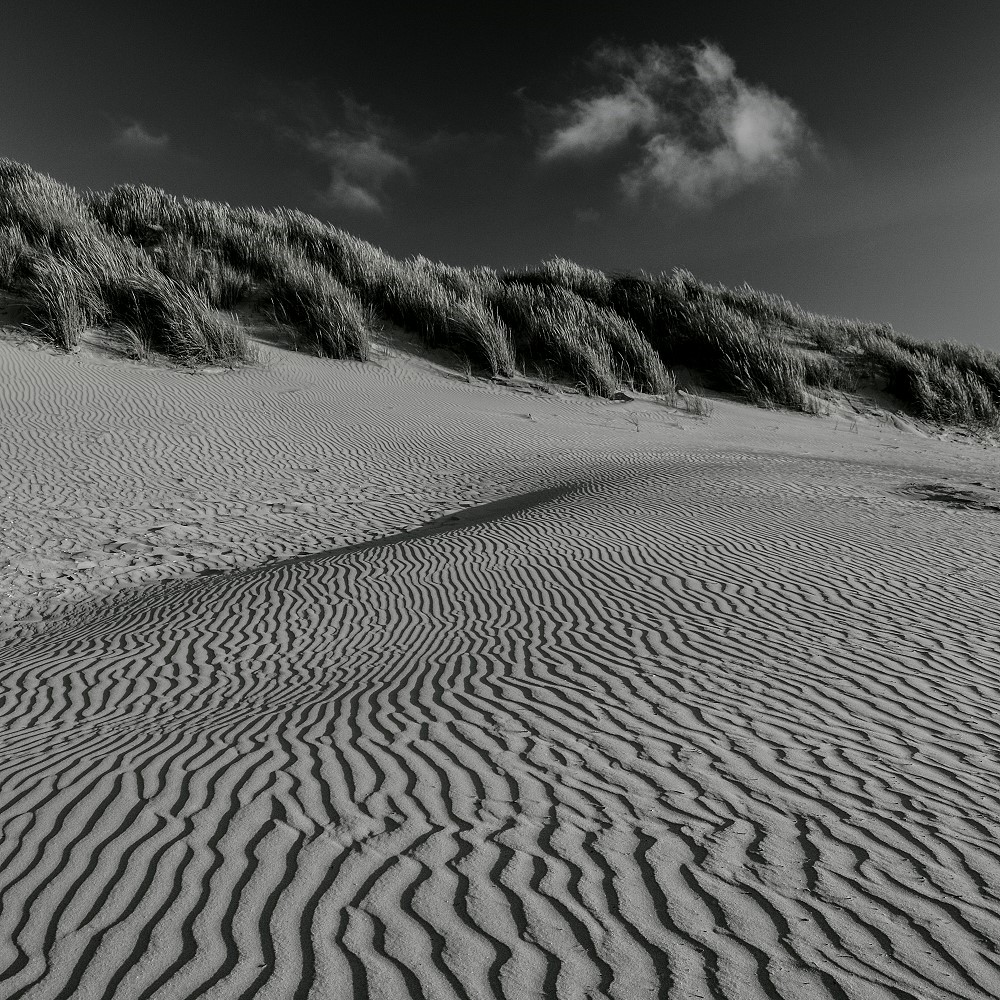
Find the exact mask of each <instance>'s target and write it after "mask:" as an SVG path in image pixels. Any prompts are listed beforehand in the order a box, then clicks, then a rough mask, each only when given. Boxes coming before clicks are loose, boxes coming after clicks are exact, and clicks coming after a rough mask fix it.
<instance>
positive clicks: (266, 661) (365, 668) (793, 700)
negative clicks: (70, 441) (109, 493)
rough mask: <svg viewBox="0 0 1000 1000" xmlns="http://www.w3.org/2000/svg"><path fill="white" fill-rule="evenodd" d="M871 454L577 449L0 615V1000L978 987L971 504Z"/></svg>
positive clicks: (989, 748) (989, 702)
mask: <svg viewBox="0 0 1000 1000" xmlns="http://www.w3.org/2000/svg"><path fill="white" fill-rule="evenodd" d="M887 480H888V477H884V476H881V475H880V474H877V473H875V472H872V471H870V470H866V469H864V468H863V467H860V466H858V467H856V468H853V469H849V468H847V469H845V468H844V467H840V466H836V467H835V466H833V465H832V464H829V463H824V462H819V461H816V462H809V461H801V460H791V459H781V458H747V457H725V456H717V455H716V456H711V455H700V454H680V453H678V454H674V455H670V456H663V457H660V458H657V459H655V460H654V459H653V458H647V459H631V460H628V461H626V460H625V459H616V460H614V461H611V460H608V461H605V462H603V463H597V462H595V463H593V465H592V467H591V469H590V470H589V473H588V474H587V475H581V474H579V472H578V473H577V474H575V475H574V476H572V477H570V476H567V477H566V478H565V481H564V483H563V487H564V489H562V490H555V491H550V492H548V493H544V494H542V495H536V496H526V497H524V498H522V500H521V501H514V502H511V503H509V504H507V505H505V506H503V507H500V508H492V509H489V510H487V511H485V512H482V514H481V516H479V517H476V516H475V515H474V514H472V515H470V514H466V515H465V516H464V519H463V520H462V521H459V522H454V523H452V524H448V523H447V522H439V523H438V524H436V525H435V526H434V528H433V530H429V531H427V532H425V533H424V534H422V535H419V534H418V535H415V536H413V537H398V536H397V537H395V538H392V539H390V540H388V541H383V542H375V543H374V544H369V545H361V546H356V547H354V548H353V549H351V550H348V551H342V552H335V553H326V554H320V555H317V556H314V557H308V558H303V559H295V560H289V561H287V562H285V563H282V564H279V565H275V566H271V567H267V568H265V569H260V570H254V571H246V572H239V573H235V574H232V575H228V576H218V577H210V578H204V579H200V580H194V581H188V582H183V583H174V584H170V585H166V586H163V587H161V588H159V589H155V590H152V591H147V592H144V593H141V594H137V595H134V596H132V597H123V598H121V599H119V600H117V601H115V602H114V603H113V604H111V605H109V606H106V607H97V608H90V609H89V610H88V609H86V608H84V609H83V610H81V611H79V612H78V613H76V614H74V615H71V616H68V617H67V618H66V620H65V621H64V622H62V623H61V624H59V625H57V626H55V627H52V628H49V629H47V630H46V631H44V632H42V633H40V634H38V635H35V636H30V635H29V636H22V637H20V638H15V639H14V640H13V641H8V645H7V646H6V647H5V648H2V649H0V662H2V664H3V666H2V673H0V682H2V689H0V690H2V694H3V702H2V706H0V711H2V719H3V733H2V747H0V762H2V763H0V780H2V802H3V807H2V812H0V822H2V836H0V996H2V997H4V998H10V1000H13V998H20V997H31V998H39V1000H40V998H53V1000H54V998H63V1000H69V998H70V997H73V998H76V997H94V998H108V1000H110V998H112V997H119V998H125V997H128V998H142V1000H149V998H153V997H161V998H167V997H169V998H181V997H202V996H212V997H227V998H228V997H232V998H247V1000H249V998H250V997H255V996H259V997H272V996H273V997H288V998H299V1000H304V998H307V997H315V998H319V997H341V996H353V997H357V998H362V997H368V996H383V997H424V998H428V1000H429V998H439V997H440V998H445V997H458V998H480V997H493V996H497V997H508V998H522V997H543V996H544V997H567V998H570V997H586V996H594V997H597V996H609V997H639V996H660V997H668V996H669V997H677V998H687V997H715V998H736V997H740V998H744V997H767V998H775V997H788V998H796V997H831V998H837V1000H843V998H854V997H858V998H861V997H866V998H889V997H920V998H924V997H978V998H985V997H995V996H997V995H998V993H1000V964H998V963H1000V955H998V948H997V945H996V942H997V941H1000V905H998V904H1000V898H998V893H1000V846H998V822H997V820H996V817H997V815H998V814H1000V793H998V788H1000V784H998V780H997V779H998V772H1000V716H998V712H1000V655H998V652H997V643H996V639H997V636H998V635H1000V601H998V599H997V588H996V582H997V579H998V578H1000V574H997V573H996V562H995V559H993V560H992V561H990V558H989V557H986V556H984V554H983V552H982V550H981V548H980V550H979V551H978V552H977V551H976V549H977V546H976V545H975V544H973V543H974V541H975V539H976V538H977V537H983V536H982V535H981V534H977V532H985V531H986V530H988V529H989V526H990V525H991V524H994V523H995V515H992V514H990V513H988V512H985V511H957V510H953V509H949V508H944V507H941V506H940V505H938V506H935V505H931V504H927V503H922V502H920V501H919V500H915V499H912V498H908V497H905V496H901V495H899V494H898V492H897V493H893V491H892V490H891V489H890V488H889V484H888V481H887ZM556 485H558V484H556ZM990 518H993V519H994V520H993V521H991V520H990ZM970 561H971V562H972V563H973V564H976V565H978V566H979V567H980V572H979V574H978V575H977V576H975V577H974V578H973V579H971V580H970V579H969V578H968V577H967V576H966V575H964V574H965V571H966V570H967V569H968V567H969V565H970ZM984 565H985V567H986V569H987V570H988V571H990V572H992V574H993V575H992V579H991V580H990V579H987V575H988V574H987V575H984V573H983V572H982V569H983V566H984Z"/></svg>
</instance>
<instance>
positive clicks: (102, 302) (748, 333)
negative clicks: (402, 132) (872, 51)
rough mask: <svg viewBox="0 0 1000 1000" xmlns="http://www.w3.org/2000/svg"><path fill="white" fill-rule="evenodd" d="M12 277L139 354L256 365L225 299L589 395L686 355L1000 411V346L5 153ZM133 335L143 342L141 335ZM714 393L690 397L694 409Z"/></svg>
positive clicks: (69, 340)
mask: <svg viewBox="0 0 1000 1000" xmlns="http://www.w3.org/2000/svg"><path fill="white" fill-rule="evenodd" d="M0 287H3V288H7V289H9V290H13V291H15V292H18V293H20V294H21V295H22V296H24V298H25V299H26V300H27V303H28V306H29V308H30V309H31V310H32V313H33V315H34V316H35V317H36V319H37V321H38V323H39V325H40V326H41V328H42V329H43V331H44V332H45V335H46V336H47V337H48V338H49V339H50V340H52V341H53V342H54V343H57V344H60V345H61V346H63V347H65V348H67V349H71V348H72V347H73V346H75V345H76V344H77V343H78V342H79V338H80V335H81V333H82V331H83V329H84V328H85V327H86V326H87V325H103V326H104V327H106V328H111V327H113V328H114V329H115V330H117V331H118V333H117V334H115V335H116V336H118V337H119V338H121V337H122V336H124V334H123V333H122V331H124V330H128V331H131V332H130V333H129V334H128V337H131V338H133V339H131V340H128V344H130V345H131V346H130V347H128V350H129V351H130V352H131V353H133V354H136V355H137V356H139V355H141V353H142V352H143V351H146V352H149V351H156V352H160V353H163V354H166V355H168V356H170V357H172V358H174V359H176V360H178V361H183V362H186V363H193V364H200V363H208V362H211V363H223V364H240V363H245V362H248V361H252V360H253V359H254V349H253V347H252V345H250V344H249V343H248V342H247V341H246V339H245V337H244V336H243V335H242V333H241V332H240V330H239V328H238V327H237V326H236V325H235V324H233V323H231V322H229V321H228V320H227V319H226V318H225V316H223V315H221V314H220V312H219V310H220V309H222V310H224V309H230V308H233V307H234V306H235V305H237V304H238V303H240V302H243V301H245V300H249V301H252V302H254V303H256V304H257V305H262V306H265V307H266V308H267V309H268V310H269V311H270V312H271V313H272V314H273V315H274V317H275V318H277V319H278V320H280V321H281V322H283V323H286V324H288V325H290V326H291V327H293V328H294V329H295V330H296V331H297V334H298V336H299V338H300V341H299V342H300V343H302V344H303V345H304V346H306V347H308V348H309V349H310V350H312V351H315V352H316V353H317V354H322V355H327V356H330V357H335V358H357V359H367V358H369V357H370V356H371V351H372V346H371V329H372V327H373V324H377V322H378V321H379V320H388V321H390V322H392V323H394V324H398V325H399V326H401V327H403V328H404V329H405V330H407V331H409V332H411V333H414V334H416V335H417V336H419V337H420V338H422V340H423V341H424V342H425V343H426V344H428V345H429V346H432V347H439V348H447V349H450V350H452V351H454V352H456V353H457V354H459V355H460V356H464V357H467V358H468V361H469V365H470V369H471V368H472V367H475V368H476V369H485V370H487V371H489V372H490V373H491V374H492V375H495V376H501V375H502V376H509V375H511V374H513V373H514V372H515V371H516V370H519V369H520V370H523V369H524V368H525V367H527V366H534V368H535V369H536V370H544V371H545V372H546V373H548V374H549V375H550V376H551V377H554V378H562V379H564V380H568V381H569V382H570V383H572V384H576V385H578V386H579V387H580V388H581V389H583V390H584V391H586V392H588V393H591V394H594V395H600V396H614V395H615V394H616V393H618V392H620V391H621V390H622V388H623V387H629V388H630V389H633V390H635V391H640V392H647V393H651V394H654V395H658V396H660V397H663V398H673V397H674V396H675V393H676V382H675V380H674V377H673V374H672V372H671V369H672V368H674V367H679V366H683V367H684V368H686V369H688V370H690V371H693V372H697V373H699V377H701V378H703V379H704V380H705V382H706V384H708V385H709V386H710V387H712V388H714V389H717V390H721V391H725V392H730V393H733V394H735V395H737V396H739V397H740V398H743V399H746V400H748V401H750V402H753V403H755V404H757V405H761V406H786V407H792V408H796V409H802V408H805V409H806V410H807V411H810V408H811V407H812V406H813V403H812V402H810V400H811V399H813V398H814V397H812V396H810V395H809V393H808V392H807V387H811V388H815V389H822V390H826V391H834V390H840V391H852V390H853V389H854V388H855V387H856V386H857V385H858V384H859V383H860V382H862V381H863V380H866V379H875V380H876V381H879V382H881V383H882V384H883V385H884V387H885V388H887V389H888V390H889V391H890V392H892V393H894V394H895V395H896V396H897V397H898V398H899V400H900V402H901V403H902V404H903V405H904V406H905V407H907V408H908V409H909V410H911V411H912V412H913V413H915V414H916V415H918V416H921V417H924V418H926V419H930V420H936V421H940V422H946V423H968V424H975V425H978V426H996V425H997V424H998V422H1000V359H998V358H997V356H996V355H994V354H992V353H990V352H988V351H984V350H982V349H981V348H974V347H966V346H963V345H960V344H955V343H944V344H918V343H916V342H914V341H911V340H909V339H908V338H906V337H903V336H901V335H900V334H897V333H895V332H894V331H892V329H891V328H890V327H887V326H878V325H874V324H870V323H862V322H859V321H856V320H846V319H840V318H835V317H826V316H820V315H817V314H815V313H810V312H807V311H806V310H803V309H802V308H800V307H799V306H797V305H795V304H793V303H791V302H789V301H788V300H787V299H784V298H782V297H781V296H778V295H772V294H768V293H765V292H760V291H757V290H755V289H752V288H750V287H748V286H743V287H741V288H736V289H732V288H727V287H725V286H721V285H709V284H706V283H704V282H700V281H699V280H698V279H697V278H695V277H694V275H692V274H691V273H690V272H688V271H684V270H674V271H672V272H670V273H664V274H660V275H647V274H638V275H634V274H632V275H629V274H618V275H612V274H605V273H604V272H602V271H598V270H594V269H592V268H586V267H582V266H581V265H579V264H576V263H574V262H573V261H569V260H566V259H564V258H559V257H556V258H553V259H551V260H548V261H545V262H543V263H542V264H540V265H538V266H537V267H534V268H529V269H526V270H522V271H509V272H500V273H498V272H496V271H494V270H491V269H489V268H485V267H477V268H471V269H467V268H460V267H453V266H448V265H445V264H440V263H435V262H433V261H430V260H428V259H427V258H424V257H416V258H413V259H410V260H398V259H396V258H394V257H392V256H390V255H389V254H387V253H385V252H384V251H382V250H380V249H379V248H378V247H375V246H373V245H372V244H370V243H366V242H365V241H364V240H360V239H358V238H357V237H355V236H352V235H351V234H349V233H346V232H343V231H342V230H339V229H337V228H336V227H334V226H330V225H328V224H326V223H324V222H322V221H320V220H319V219H316V218H314V217H312V216H310V215H307V214H305V213H304V212H301V211H298V210H293V209H278V210H276V211H272V212H267V211H263V210H261V209H254V208H240V207H233V206H230V205H226V204H223V203H217V202H208V201H198V200H194V199H189V198H178V197H175V196H173V195H171V194H168V193H167V192H165V191H161V190H159V189H157V188H153V187H149V186H147V185H134V184H127V185H120V186H118V187H115V188H113V189H112V190H110V191H107V192H86V193H79V192H77V191H75V190H73V189H72V188H70V187H68V186H66V185H63V184H59V183H58V182H56V181H54V180H53V179H52V178H49V177H46V176H44V175H42V174H39V173H37V172H35V171H33V170H31V168H30V167H27V166H25V165H23V164H19V163H15V162H13V161H10V160H0ZM126 339H128V338H126ZM699 398H702V397H692V396H685V399H686V400H688V405H689V407H690V406H694V407H701V408H707V407H708V404H707V403H705V404H701V403H691V402H690V400H692V399H699Z"/></svg>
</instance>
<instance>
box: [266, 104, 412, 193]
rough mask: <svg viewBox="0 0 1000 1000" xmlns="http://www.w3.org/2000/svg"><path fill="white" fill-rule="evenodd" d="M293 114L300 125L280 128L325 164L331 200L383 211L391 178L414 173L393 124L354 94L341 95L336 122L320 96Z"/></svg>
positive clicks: (327, 191) (288, 137)
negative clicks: (359, 101) (320, 102)
mask: <svg viewBox="0 0 1000 1000" xmlns="http://www.w3.org/2000/svg"><path fill="white" fill-rule="evenodd" d="M294 117H295V119H296V121H295V124H293V125H287V124H283V125H279V126H276V128H277V131H278V132H279V133H280V134H281V135H283V136H284V137H285V138H287V139H290V140H292V141H293V142H295V143H296V144H297V145H298V146H299V147H300V148H302V149H303V150H305V151H306V152H308V153H309V154H311V155H312V156H313V157H314V158H316V159H317V160H319V161H320V162H321V163H323V164H324V165H325V167H326V168H327V170H328V172H329V181H328V183H327V185H326V187H325V188H324V190H323V192H322V196H323V198H324V200H326V201H327V202H328V203H329V204H331V205H336V206H339V207H342V208H348V209H354V210H358V211H364V212H381V211H382V210H383V209H384V207H385V188H386V185H387V183H388V181H389V180H390V179H391V178H393V177H395V176H401V175H406V174H409V173H410V172H411V166H410V161H409V159H408V158H407V156H406V155H405V153H404V152H403V151H402V149H401V148H400V146H401V143H400V141H399V136H398V135H397V134H396V132H395V129H394V128H393V127H392V125H391V124H390V123H389V122H388V121H387V120H385V119H384V118H381V117H380V116H379V115H377V114H375V112H374V111H372V109H371V108H370V107H368V106H367V105H364V104H360V103H358V102H357V101H355V100H354V99H353V98H351V97H348V96H342V97H341V114H340V116H339V120H338V121H337V122H336V123H333V122H332V121H331V120H330V118H329V117H328V116H327V115H326V114H325V112H324V111H323V110H322V108H321V106H320V104H319V102H318V101H316V100H315V99H311V100H306V101H305V102H304V103H303V104H302V105H300V106H299V107H297V108H295V109H294ZM394 147H395V148H394Z"/></svg>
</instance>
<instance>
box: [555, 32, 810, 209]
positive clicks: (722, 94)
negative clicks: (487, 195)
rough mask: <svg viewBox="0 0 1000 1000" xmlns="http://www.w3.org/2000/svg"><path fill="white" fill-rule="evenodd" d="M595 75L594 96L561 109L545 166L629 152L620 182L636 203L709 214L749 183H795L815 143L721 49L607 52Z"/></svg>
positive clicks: (789, 109) (797, 116)
mask: <svg viewBox="0 0 1000 1000" xmlns="http://www.w3.org/2000/svg"><path fill="white" fill-rule="evenodd" d="M592 69H594V70H595V71H596V72H598V73H600V74H601V75H603V76H604V78H605V81H604V85H603V86H602V87H601V88H600V89H599V90H597V91H596V92H594V93H592V94H590V95H587V96H585V97H580V98H577V99H575V100H573V101H571V102H570V103H569V104H568V105H565V106H563V107H561V108H556V109H554V111H553V115H554V117H555V119H556V124H555V127H554V128H552V129H551V131H550V132H549V133H548V134H547V135H546V136H545V138H544V139H543V141H542V144H541V146H540V148H539V156H540V157H541V159H542V160H543V161H546V162H551V161H553V160H556V159H560V158H567V157H583V156H592V155H595V154H598V153H602V152H605V151H608V150H612V149H621V148H622V147H626V148H627V149H628V151H629V152H630V154H631V159H632V163H631V165H630V166H629V167H628V168H627V169H626V170H625V171H624V173H623V174H622V175H621V177H620V182H621V185H622V189H623V190H624V192H625V193H626V194H627V195H628V196H630V197H632V198H638V197H640V196H641V195H643V194H646V193H648V192H659V193H662V194H666V195H668V196H670V197H672V198H674V199H675V200H677V201H680V202H683V203H685V204H688V205H693V206H697V205H701V206H704V205H707V204H709V203H711V202H713V201H716V200H718V199H720V198H722V197H725V196H727V195H729V194H732V193H734V192H735V191H738V190H740V189H741V188H744V187H746V186H748V185H750V184H754V183H757V182H760V181H764V180H771V179H776V178H787V177H790V176H791V175H792V174H794V173H795V171H796V170H797V169H798V167H799V165H800V162H801V160H802V159H803V157H804V156H806V155H808V154H810V153H813V152H815V150H816V149H817V148H818V144H817V142H816V140H815V138H814V137H813V135H812V133H811V131H810V130H809V128H808V126H807V125H806V123H805V120H804V119H803V117H802V115H801V113H800V112H799V111H798V110H797V109H796V108H795V107H793V106H792V104H791V103H789V102H788V101H787V100H785V99H784V98H782V97H779V96H778V95H777V94H774V93H773V92H772V91H770V90H768V89H767V88H766V87H763V86H761V85H754V84H749V83H747V82H746V81H744V80H742V79H740V78H739V77H738V76H737V75H736V65H735V63H734V62H733V60H732V59H731V58H730V57H729V55H727V54H726V53H725V52H724V51H723V50H722V49H721V48H720V47H719V46H718V45H715V44H713V43H711V42H701V43H700V44H699V45H688V46H678V47H674V48H670V47H666V46H660V45H646V46H643V47H641V48H639V49H636V50H630V49H625V48H621V47H611V46H604V47H602V48H600V49H598V50H597V52H596V54H595V57H594V61H593V65H592Z"/></svg>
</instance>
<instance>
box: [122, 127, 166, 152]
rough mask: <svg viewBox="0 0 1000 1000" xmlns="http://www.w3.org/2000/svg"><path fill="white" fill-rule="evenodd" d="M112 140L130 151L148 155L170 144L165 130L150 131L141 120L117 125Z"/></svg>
mask: <svg viewBox="0 0 1000 1000" xmlns="http://www.w3.org/2000/svg"><path fill="white" fill-rule="evenodd" d="M114 142H115V145H116V146H119V147H121V148H122V149H127V150H128V151H129V152H131V153H142V154H144V155H148V154H152V153H161V152H163V151H164V150H165V149H166V148H167V147H168V146H169V145H170V136H169V135H167V134H166V133H165V132H164V133H162V134H160V135H157V134H155V133H153V132H150V131H149V130H148V129H147V128H146V126H145V125H143V124H142V122H138V121H133V122H129V123H128V124H127V125H120V126H119V127H118V130H117V133H116V135H115V139H114Z"/></svg>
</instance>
